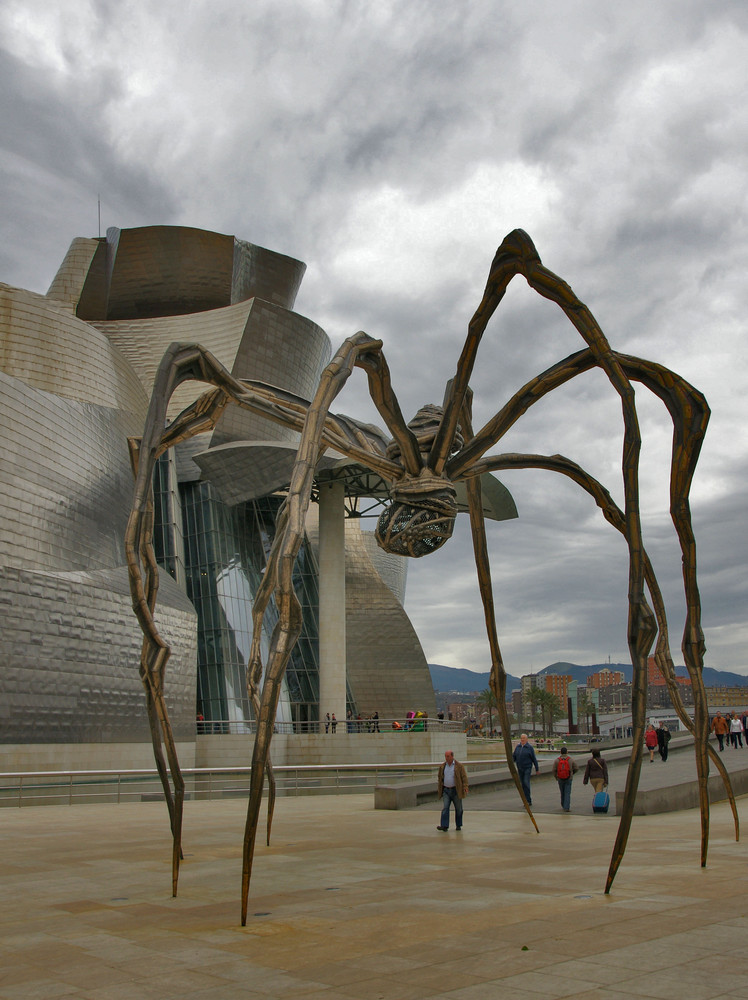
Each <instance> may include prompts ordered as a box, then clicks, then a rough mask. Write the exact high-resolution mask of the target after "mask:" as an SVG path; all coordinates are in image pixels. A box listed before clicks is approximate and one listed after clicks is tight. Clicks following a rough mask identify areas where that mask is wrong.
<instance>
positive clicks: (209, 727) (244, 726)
mask: <svg viewBox="0 0 748 1000" xmlns="http://www.w3.org/2000/svg"><path fill="white" fill-rule="evenodd" d="M332 725H333V723H332V720H331V721H330V722H329V723H328V722H327V721H326V720H324V719H323V720H322V721H320V722H276V723H275V725H274V727H273V730H274V732H275V733H280V734H282V735H287V736H291V735H296V736H298V735H306V734H312V735H329V736H332V735H337V734H338V733H346V732H347V733H349V734H354V733H355V734H360V735H372V734H374V733H390V732H437V731H439V732H450V733H462V732H464V731H465V729H466V726H467V723H466V722H465V721H464V720H457V719H439V718H437V717H436V716H434V717H431V716H428V717H427V718H425V719H423V718H421V719H406V718H401V717H397V718H386V719H385V718H381V719H377V720H371V719H345V718H343V719H336V720H335V727H336V728H335V731H333V729H332ZM195 727H196V732H197V735H198V736H210V735H234V734H237V735H250V736H253V735H254V734H255V733H256V732H257V723H256V722H255V721H254V720H252V719H198V720H197V721H196V723H195ZM398 727H399V728H398Z"/></svg>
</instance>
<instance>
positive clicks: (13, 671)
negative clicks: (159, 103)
mask: <svg viewBox="0 0 748 1000" xmlns="http://www.w3.org/2000/svg"><path fill="white" fill-rule="evenodd" d="M304 270H305V265H304V264H302V263H301V262H300V261H296V260H293V259H292V258H290V257H286V256H284V255H282V254H277V253H274V252H272V251H269V250H265V249H263V248H261V247H256V246H253V245H252V244H249V243H246V242H244V241H242V240H237V239H235V238H234V237H232V236H225V235H222V234H219V233H208V232H204V231H202V230H197V229H188V228H185V227H168V226H151V227H143V228H141V229H135V230H118V229H112V230H109V231H108V233H107V237H106V239H84V238H78V239H75V240H74V241H73V243H72V244H71V247H70V249H69V251H68V253H67V255H66V257H65V259H64V261H63V263H62V265H61V266H60V269H59V271H58V273H57V275H56V276H55V278H54V280H53V282H52V284H51V286H50V289H49V292H48V293H47V295H46V296H43V295H36V294H34V293H32V292H27V291H23V290H20V289H13V288H10V287H8V286H4V285H0V421H1V422H2V426H3V428H4V438H5V441H4V449H3V451H2V452H0V741H1V742H4V743H53V742H58V743H63V742H65V743H74V742H97V741H123V742H133V741H147V740H149V739H150V735H149V731H148V725H147V721H146V713H145V706H144V693H143V690H142V685H141V682H140V678H139V673H138V664H139V657H140V646H141V641H142V637H141V634H140V630H139V628H138V625H137V622H136V619H135V617H134V615H133V614H132V609H131V599H130V593H129V587H128V580H127V572H126V567H125V565H124V553H123V537H124V530H125V525H126V522H127V517H128V513H129V506H130V498H131V495H132V474H131V471H130V463H129V457H128V453H127V437H128V436H131V435H136V436H137V435H139V434H140V433H141V432H142V428H143V425H144V421H145V414H146V409H147V405H148V398H149V396H150V392H151V387H152V383H153V378H154V375H155V372H156V369H157V366H158V364H159V362H160V360H161V357H162V355H163V353H164V351H165V349H166V348H167V347H168V346H169V344H170V343H171V342H172V341H175V340H179V341H182V342H186V341H194V342H198V343H201V344H203V345H204V346H205V347H206V348H208V349H209V350H211V351H212V352H213V353H214V354H215V355H216V356H217V357H218V359H219V360H220V361H221V362H222V363H223V364H224V365H226V366H227V367H228V368H231V369H232V372H233V374H234V375H235V376H236V377H238V378H253V379H259V380H262V381H265V382H268V383H271V384H274V385H279V386H282V387H283V388H285V389H288V390H290V391H291V392H294V393H296V394H297V395H299V396H301V397H306V398H311V396H312V395H313V393H314V391H315V389H316V386H317V382H318V379H319V375H320V373H321V371H322V369H323V367H324V366H325V365H326V364H327V362H328V360H329V357H330V344H329V341H328V338H327V336H326V334H325V333H324V331H323V330H322V329H321V328H320V327H319V326H317V325H316V324H315V323H313V322H311V321H310V320H308V319H306V318H305V317H303V316H299V315H298V314H297V313H294V312H292V308H293V304H294V300H295V296H296V292H297V290H298V287H299V283H300V281H301V278H302V276H303V273H304ZM203 390H204V386H202V385H200V384H199V383H185V384H183V385H182V386H180V387H179V388H178V390H177V392H176V393H175V397H174V399H173V402H172V405H171V408H170V411H169V415H170V416H171V417H173V416H175V415H176V413H178V412H179V411H180V410H181V409H182V408H183V407H185V406H187V405H188V404H189V403H191V402H192V401H193V400H194V399H195V398H196V396H197V395H198V394H199V393H200V392H202V391H203ZM296 440H297V435H296V434H295V433H294V432H292V431H289V430H287V429H286V428H283V427H279V426H277V425H275V424H272V423H270V422H268V421H265V420H263V419H262V418H258V417H255V416H253V415H251V414H248V413H246V412H245V411H241V410H239V409H238V408H236V407H231V408H229V409H227V410H226V412H225V413H224V415H223V416H222V418H221V420H220V422H219V423H218V425H217V426H216V428H215V431H214V433H213V434H212V435H201V436H200V437H199V438H196V439H194V440H193V441H191V442H188V443H187V444H186V446H184V447H180V448H179V449H177V454H176V457H175V461H174V463H173V466H172V469H175V470H176V475H177V478H178V479H179V482H180V483H181V484H182V486H180V487H179V489H177V487H176V486H174V487H173V488H172V487H169V488H168V489H167V490H166V491H165V492H166V493H168V494H169V503H168V504H167V505H166V506H165V507H164V508H163V509H164V511H167V509H168V513H165V515H164V516H165V523H164V524H163V526H162V528H163V532H162V540H163V542H164V543H165V544H164V550H165V551H166V550H168V551H169V553H170V554H171V555H170V558H171V562H170V563H169V565H170V569H172V570H173V571H174V572H175V575H176V576H177V578H178V579H179V580H180V583H181V584H182V585H184V581H183V580H182V579H181V575H180V573H178V572H176V570H175V569H174V567H176V566H177V565H178V564H179V565H181V559H182V556H181V552H182V546H181V538H180V537H178V536H180V532H181V524H180V523H179V522H180V520H181V518H182V511H181V509H180V507H181V504H182V502H183V500H184V496H185V495H186V492H189V491H188V490H187V487H186V486H185V484H187V483H192V482H194V481H195V480H198V479H200V478H202V479H204V480H205V479H207V480H210V481H211V482H212V484H213V486H214V487H215V489H216V490H218V491H219V492H221V491H222V492H223V499H224V501H225V503H226V504H228V505H229V506H230V507H232V508H234V506H235V505H237V504H239V503H241V502H242V501H243V500H246V499H248V498H250V497H257V496H260V495H263V494H267V493H270V492H272V491H273V490H275V489H276V488H279V487H282V486H283V485H285V484H286V483H287V482H288V479H287V476H288V474H289V470H290V467H291V465H292V462H293V455H294V452H295V442H296ZM195 455H197V463H198V464H196V461H194V460H193V456H195ZM208 492H210V491H208ZM206 495H207V494H206ZM208 500H209V501H210V502H208V501H207V500H206V503H205V505H204V507H205V509H204V510H203V512H202V514H201V518H202V520H201V523H200V524H199V525H193V526H192V527H193V528H194V531H192V533H191V534H190V533H189V532H186V533H185V538H186V539H187V542H188V543H189V544H188V545H187V549H188V554H187V557H186V558H185V576H186V577H187V578H188V579H189V578H190V577H189V574H190V556H189V552H190V551H191V549H190V546H193V547H194V545H198V546H199V545H200V544H202V541H203V540H204V537H205V536H207V534H208V533H209V530H210V525H211V524H213V523H214V522H215V521H216V518H218V515H219V514H220V513H221V512H220V509H219V501H218V500H217V499H216V500H213V499H211V498H210V497H208ZM211 505H212V506H211ZM201 509H202V508H201ZM259 510H260V507H257V508H256V509H255V508H254V507H252V506H251V505H249V506H247V507H245V508H241V507H236V508H235V511H234V513H235V515H236V516H235V517H234V520H237V519H238V520H239V521H240V520H241V518H245V517H249V516H250V514H251V513H252V511H255V514H256V513H257V511H259ZM185 513H186V514H188V513H189V511H188V510H187V506H185ZM232 516H233V515H232ZM253 516H254V515H253ZM257 516H259V515H257ZM170 520H171V522H172V524H171V526H170V524H169V521H170ZM224 520H225V521H226V524H229V522H230V521H231V518H228V517H225V518H224ZM232 523H233V522H232ZM237 523H238V522H237ZM349 527H350V526H349ZM170 530H172V531H173V534H174V538H173V539H169V538H168V533H169V531H170ZM232 530H233V529H232ZM242 532H243V533H244V535H247V532H248V529H247V527H246V525H243V524H240V526H239V528H237V529H236V531H235V534H236V537H237V538H238V537H239V535H240V534H242ZM263 532H264V534H263ZM269 534H271V530H270V527H267V528H262V530H260V535H262V537H263V538H264V537H265V535H268V536H269ZM258 537H259V536H258ZM170 541H174V543H175V544H174V545H170V544H167V543H169V542H170ZM234 541H235V539H234V538H233V535H231V531H229V530H228V528H227V529H226V530H225V531H224V532H223V534H222V535H220V538H218V542H220V544H216V545H215V546H214V549H215V552H216V553H218V554H217V555H215V558H213V557H211V559H212V561H210V566H209V569H210V572H211V573H213V574H214V576H215V578H216V580H217V581H218V584H220V585H221V586H222V587H223V588H224V589H223V590H221V589H220V587H219V586H218V584H217V585H216V586H217V588H218V589H217V590H216V594H217V595H218V598H221V597H223V598H225V601H224V603H226V601H228V599H229V597H230V598H231V600H232V601H233V603H232V604H231V609H230V610H231V613H232V615H233V614H234V610H235V609H234V605H235V604H236V601H235V600H234V597H235V595H234V594H233V591H231V593H229V591H226V593H224V590H225V589H226V586H228V584H227V581H229V580H230V578H231V579H233V577H231V573H232V572H233V573H234V574H235V570H236V559H237V552H239V551H240V549H239V548H237V546H236V545H235V544H234ZM177 543H179V544H177ZM224 549H225V553H224ZM224 556H225V558H224ZM261 556H262V552H260V556H258V566H259V565H260V564H261V563H262V562H263V559H262V558H261ZM192 561H193V563H194V564H195V566H197V565H198V561H197V560H196V557H194V554H193V556H192ZM167 562H169V560H167ZM347 564H348V571H347V576H348V588H349V590H348V595H349V596H348V609H347V614H348V626H347V627H348V635H349V649H348V657H349V687H350V690H351V692H352V694H353V698H354V699H355V700H357V701H358V702H359V706H358V707H359V710H365V711H367V712H368V711H370V710H373V708H375V707H376V708H378V709H379V711H380V714H388V713H393V714H402V713H403V712H404V711H406V710H407V709H409V708H411V707H419V708H423V707H426V708H430V707H431V702H430V701H429V695H430V696H431V698H432V699H433V694H432V693H431V685H430V678H429V674H428V668H427V666H426V662H425V658H424V656H423V651H422V650H421V647H420V644H419V643H418V640H417V638H416V636H415V633H414V632H413V630H412V627H411V626H410V623H409V622H408V619H407V617H406V615H405V612H404V611H403V609H402V607H401V605H400V603H399V602H398V600H397V599H396V597H395V596H393V594H398V595H399V593H400V592H401V591H402V588H403V586H404V575H403V574H402V573H401V572H400V569H401V567H400V566H398V567H394V566H390V567H388V568H389V569H390V570H394V573H388V574H387V575H388V577H391V579H389V581H388V582H389V584H390V588H391V589H388V587H386V586H385V585H384V584H383V583H382V581H381V579H380V577H379V576H378V574H377V573H376V571H375V569H374V566H373V565H372V563H371V560H370V559H369V557H368V556H367V555H366V551H365V548H364V543H363V540H362V538H361V536H360V535H359V534H357V533H355V532H354V535H353V536H351V537H349V541H348V556H347ZM206 565H207V563H206ZM200 567H201V568H202V570H205V566H204V565H203V563H200ZM310 567H312V561H311V560H310ZM249 568H250V569H251V568H252V567H249ZM193 569H194V566H193ZM205 571H206V572H207V570H205ZM253 572H254V573H255V575H256V573H257V568H256V567H255V568H254V569H253ZM309 572H310V573H311V572H313V567H312V568H310V570H309ZM235 575H236V574H235ZM250 575H251V574H250ZM193 576H194V574H193ZM248 579H249V577H248ZM195 586H196V585H195V583H194V580H193V581H192V585H191V592H196V591H195ZM229 589H230V588H229ZM311 589H312V590H313V589H314V588H313V587H312V588H311ZM310 592H311V591H310ZM201 593H202V591H201ZM227 594H228V596H227ZM218 598H217V599H218ZM196 600H197V598H196ZM203 603H205V604H206V608H207V610H205V609H203V610H201V612H200V613H201V621H200V648H201V649H202V648H203V647H204V646H205V647H207V646H208V645H209V642H208V640H209V639H210V634H209V633H210V628H211V621H212V619H211V616H212V618H213V619H214V618H216V614H214V612H215V608H214V605H215V604H216V601H213V602H212V604H211V602H210V601H208V602H207V603H206V602H203ZM219 603H220V602H219ZM245 603H246V605H247V609H248V610H247V613H246V619H247V620H246V622H244V619H243V618H242V621H241V622H239V624H238V625H237V624H236V623H234V622H233V618H232V619H231V621H229V618H230V617H231V616H229V615H228V614H227V612H226V610H225V608H223V605H221V610H222V613H223V615H224V617H225V618H226V621H227V622H228V625H227V627H228V626H229V625H230V627H231V628H232V629H234V631H236V629H239V630H240V631H241V629H244V628H245V627H247V628H248V627H251V620H250V618H251V600H250V601H246V602H245ZM198 604H200V601H198ZM200 606H201V608H202V605H200ZM211 609H212V610H211ZM242 614H244V612H242ZM310 614H311V612H310ZM157 616H158V621H159V627H160V629H161V630H162V634H163V635H164V638H165V639H166V640H167V642H169V644H170V645H171V647H172V656H171V659H170V661H169V672H168V680H167V683H168V704H169V713H170V716H171V719H172V724H173V727H174V732H175V736H176V738H177V740H189V739H191V738H193V737H194V732H195V706H196V685H197V673H198V670H197V650H198V622H197V616H196V612H195V608H194V607H193V605H192V604H191V603H190V601H189V600H188V598H187V596H186V594H185V593H184V591H183V590H182V589H180V586H178V584H177V583H175V582H174V580H172V579H171V577H170V576H169V574H168V573H167V572H162V573H161V583H160V588H159V602H158V612H157ZM203 617H205V620H203ZM312 617H313V616H312ZM310 621H311V617H310ZM212 627H213V631H215V628H216V622H215V621H212ZM233 638H234V639H236V636H234V637H233ZM229 645H230V643H229ZM236 645H237V648H240V646H241V644H236ZM298 656H299V657H301V659H302V660H303V662H299V663H298V664H295V665H294V668H293V669H292V670H291V671H290V672H289V682H288V686H289V697H290V702H291V703H293V704H295V705H296V709H295V710H294V711H295V712H296V715H294V718H295V719H296V717H297V716H298V719H299V720H300V721H304V722H306V721H312V713H313V710H314V707H315V706H314V705H313V704H312V702H313V700H314V697H315V694H314V691H315V690H316V689H315V684H314V681H315V677H314V674H315V672H316V670H317V662H316V657H317V652H316V633H315V632H314V628H313V627H311V626H310V631H309V635H308V636H307V638H306V640H305V644H304V643H300V644H299V647H298ZM203 659H205V662H203ZM235 661H236V662H235ZM239 666H240V663H239V660H237V659H236V657H234V659H233V660H231V662H227V663H225V664H224V663H222V662H218V659H217V658H216V657H213V658H212V659H210V658H202V657H201V660H200V671H201V674H200V682H201V697H202V698H203V699H205V698H206V697H208V698H212V697H213V695H212V693H211V692H212V691H213V690H216V691H218V692H219V700H221V701H222V702H225V703H226V704H228V703H229V702H230V701H232V699H231V698H229V694H230V692H231V691H234V692H235V697H233V702H236V704H237V705H238V704H239V702H240V701H241V699H242V698H243V695H242V694H241V693H239V694H237V693H236V692H237V691H238V688H239V687H240V686H241V685H240V684H239V680H238V677H239V673H240V670H239ZM209 670H212V671H214V672H216V673H215V677H208V676H207V675H206V676H203V673H204V672H205V671H209ZM221 672H223V673H221ZM212 680H215V681H216V684H212V683H211V682H212ZM291 688H293V689H294V690H293V691H291V690H290V689H291ZM297 688H298V690H296V689H297ZM206 692H208V693H207V694H206Z"/></svg>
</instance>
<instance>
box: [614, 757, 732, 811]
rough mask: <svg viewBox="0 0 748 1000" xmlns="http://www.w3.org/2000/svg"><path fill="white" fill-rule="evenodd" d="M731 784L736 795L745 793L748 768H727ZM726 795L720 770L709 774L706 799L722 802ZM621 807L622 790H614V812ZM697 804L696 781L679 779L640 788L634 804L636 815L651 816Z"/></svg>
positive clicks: (697, 789)
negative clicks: (674, 782) (662, 784)
mask: <svg viewBox="0 0 748 1000" xmlns="http://www.w3.org/2000/svg"><path fill="white" fill-rule="evenodd" d="M730 784H731V785H732V791H733V794H734V795H735V796H738V795H746V794H748V768H746V769H745V770H737V771H730ZM726 799H727V791H726V790H725V785H724V782H723V781H722V777H721V776H720V775H719V774H710V776H709V801H710V802H723V801H725V800H726ZM622 808H623V792H616V814H617V815H619V816H620V815H621V809H622ZM698 808H699V783H698V781H696V780H695V779H694V780H692V781H682V782H681V783H680V784H678V785H669V786H667V787H665V788H648V789H645V790H642V789H639V790H638V791H637V793H636V803H635V805H634V815H635V816H653V815H655V814H656V813H664V812H678V811H679V810H681V809H698Z"/></svg>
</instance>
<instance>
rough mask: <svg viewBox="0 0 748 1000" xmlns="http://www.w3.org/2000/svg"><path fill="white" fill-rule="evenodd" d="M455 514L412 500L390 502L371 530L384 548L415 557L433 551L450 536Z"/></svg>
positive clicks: (399, 554) (387, 550)
mask: <svg viewBox="0 0 748 1000" xmlns="http://www.w3.org/2000/svg"><path fill="white" fill-rule="evenodd" d="M454 523H455V517H454V516H453V515H449V514H444V513H443V512H442V511H437V510H433V509H430V508H428V507H418V506H415V505H413V504H406V503H392V504H390V505H389V507H387V509H386V510H385V511H384V512H383V513H382V514H381V516H380V518H379V520H378V522H377V527H376V531H375V533H374V534H375V537H376V540H377V543H378V544H379V546H380V547H381V548H383V549H384V550H385V552H392V553H393V554H394V555H398V556H411V557H413V558H416V559H417V558H418V557H419V556H426V555H428V554H429V553H430V552H435V551H436V550H437V549H439V548H441V546H442V545H444V543H445V542H446V541H447V540H448V539H450V538H451V537H452V530H453V528H454Z"/></svg>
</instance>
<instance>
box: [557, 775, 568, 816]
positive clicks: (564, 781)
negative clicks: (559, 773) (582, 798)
mask: <svg viewBox="0 0 748 1000" xmlns="http://www.w3.org/2000/svg"><path fill="white" fill-rule="evenodd" d="M556 781H557V782H558V787H559V791H560V792H561V808H562V809H563V810H564V812H568V811H569V810H570V809H571V778H556Z"/></svg>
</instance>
